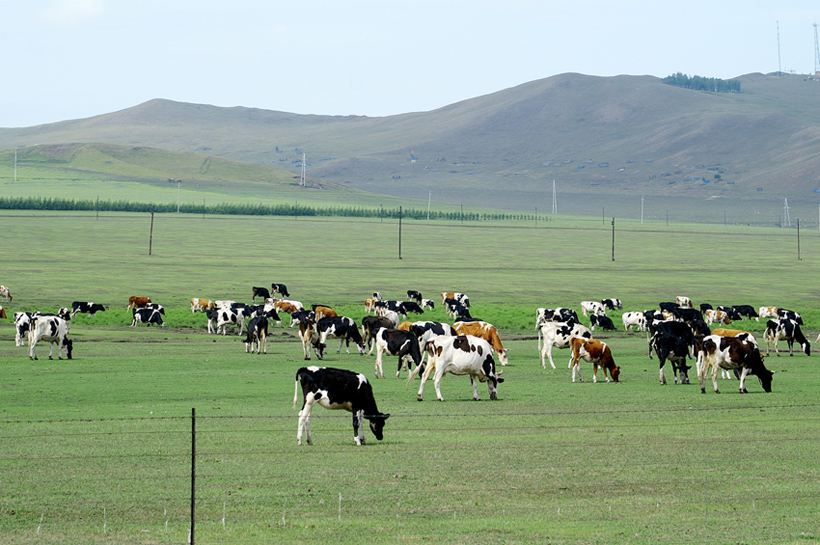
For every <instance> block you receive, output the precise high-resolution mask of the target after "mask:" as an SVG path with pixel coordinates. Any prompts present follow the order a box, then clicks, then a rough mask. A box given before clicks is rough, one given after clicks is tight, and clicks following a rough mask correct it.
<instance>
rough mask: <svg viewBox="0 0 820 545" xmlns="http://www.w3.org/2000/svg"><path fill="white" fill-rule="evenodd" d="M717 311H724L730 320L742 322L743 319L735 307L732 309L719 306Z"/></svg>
mask: <svg viewBox="0 0 820 545" xmlns="http://www.w3.org/2000/svg"><path fill="white" fill-rule="evenodd" d="M717 310H722V311H723V312H725V313H726V316H728V317H729V319H730V320H742V319H743V317H742V316H741V315H740V313H739V312H738V311H737V309H736V308H735V307H730V306H726V305H718V307H717Z"/></svg>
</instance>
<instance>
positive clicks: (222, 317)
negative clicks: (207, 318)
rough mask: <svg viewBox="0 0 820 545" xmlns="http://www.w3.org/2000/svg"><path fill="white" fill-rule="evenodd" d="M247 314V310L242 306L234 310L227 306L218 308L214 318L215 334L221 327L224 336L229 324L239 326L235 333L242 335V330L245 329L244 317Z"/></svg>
mask: <svg viewBox="0 0 820 545" xmlns="http://www.w3.org/2000/svg"><path fill="white" fill-rule="evenodd" d="M247 315H248V311H247V309H246V308H243V307H240V308H237V309H235V310H234V309H229V308H220V309H218V310H217V318H216V334H217V335H219V330H220V329H221V330H222V336H223V337H224V336H225V335H226V334H227V332H228V326H229V325H237V326H239V333H237V335H242V332H243V331H244V330H245V318H246V317H247Z"/></svg>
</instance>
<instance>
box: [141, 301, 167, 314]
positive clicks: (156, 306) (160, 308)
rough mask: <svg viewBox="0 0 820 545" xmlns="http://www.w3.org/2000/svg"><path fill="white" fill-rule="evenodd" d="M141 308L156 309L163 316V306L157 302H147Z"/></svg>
mask: <svg viewBox="0 0 820 545" xmlns="http://www.w3.org/2000/svg"><path fill="white" fill-rule="evenodd" d="M143 308H146V309H149V310H156V311H157V312H159V313H160V314H162V315H163V316H165V307H163V306H162V305H159V304H157V303H148V304H147V305H145V307H143Z"/></svg>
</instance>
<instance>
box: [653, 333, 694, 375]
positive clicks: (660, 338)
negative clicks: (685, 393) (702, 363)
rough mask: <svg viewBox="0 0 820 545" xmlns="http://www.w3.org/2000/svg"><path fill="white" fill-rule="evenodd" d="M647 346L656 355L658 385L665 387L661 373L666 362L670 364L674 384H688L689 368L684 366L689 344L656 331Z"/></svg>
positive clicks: (674, 336)
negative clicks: (658, 364) (658, 365)
mask: <svg viewBox="0 0 820 545" xmlns="http://www.w3.org/2000/svg"><path fill="white" fill-rule="evenodd" d="M670 323H678V322H670ZM690 333H691V331H690ZM649 346H650V350H655V353H656V354H658V362H659V363H660V383H661V384H662V385H666V376H665V375H664V373H663V368H664V367H665V365H666V360H669V361H670V362H671V363H672V376H673V377H674V379H675V384H689V372H688V371H689V369H691V366H690V365H686V358H687V356H689V344H688V343H687V342H686V340H685V339H683V338H681V337H678V336H676V335H670V334H668V333H664V332H662V331H656V332H655V333H654V334H653V335H652V340H651V341H650V343H649Z"/></svg>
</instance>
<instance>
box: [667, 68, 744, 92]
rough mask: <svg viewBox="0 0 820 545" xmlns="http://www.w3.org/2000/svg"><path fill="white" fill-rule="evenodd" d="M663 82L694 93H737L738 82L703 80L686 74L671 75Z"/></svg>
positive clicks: (738, 88) (714, 79) (716, 79)
mask: <svg viewBox="0 0 820 545" xmlns="http://www.w3.org/2000/svg"><path fill="white" fill-rule="evenodd" d="M663 82H664V83H667V84H669V85H677V86H678V87H685V88H686V89H695V90H696V91H711V92H714V93H739V92H740V81H739V80H736V79H730V80H725V79H720V78H704V77H701V76H692V77H691V78H690V77H689V76H687V75H686V74H681V73H680V72H678V73H677V74H672V75H671V76H666V77H665V78H663Z"/></svg>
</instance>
